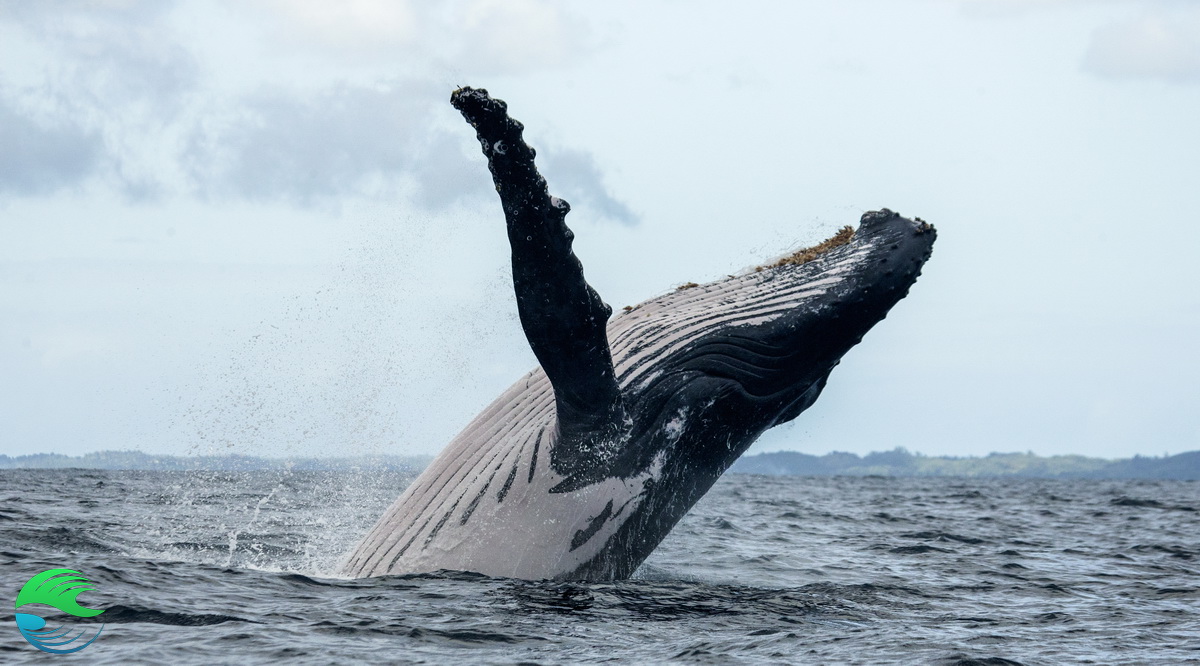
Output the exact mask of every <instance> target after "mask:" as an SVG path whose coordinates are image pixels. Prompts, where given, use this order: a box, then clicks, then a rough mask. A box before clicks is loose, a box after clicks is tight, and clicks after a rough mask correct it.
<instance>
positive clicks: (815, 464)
mask: <svg viewBox="0 0 1200 666" xmlns="http://www.w3.org/2000/svg"><path fill="white" fill-rule="evenodd" d="M730 471H732V472H742V473H745V474H770V475H796V476H869V475H879V476H974V477H1004V476H1010V477H1031V478H1050V479H1188V480H1200V451H1189V452H1187V453H1180V454H1178V455H1174V456H1164V457H1161V458H1155V457H1145V456H1135V457H1133V458H1126V459H1123V460H1106V459H1104V458H1087V457H1085V456H1048V457H1042V456H1038V455H1034V454H1033V453H993V454H991V455H988V456H985V457H982V458H958V457H951V456H924V455H921V454H919V453H909V452H908V451H907V450H905V449H903V448H897V449H893V450H891V451H884V452H878V453H869V454H867V455H865V456H861V457H860V456H858V455H855V454H853V453H840V452H834V453H827V454H825V455H823V456H814V455H809V454H806V453H797V452H795V451H779V452H776V453H760V454H758V455H752V456H743V457H742V458H741V459H740V460H738V461H737V463H735V464H734V466H733V467H732V468H731V470H730Z"/></svg>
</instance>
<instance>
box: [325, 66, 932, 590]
mask: <svg viewBox="0 0 1200 666" xmlns="http://www.w3.org/2000/svg"><path fill="white" fill-rule="evenodd" d="M450 101H451V104H453V105H454V107H455V108H456V109H458V110H459V111H460V112H461V113H462V115H463V117H465V118H466V120H467V121H468V122H469V123H470V124H471V125H472V126H473V127H474V128H475V130H476V132H477V134H478V138H479V143H480V145H481V146H482V148H483V154H484V155H485V156H486V157H487V159H488V166H489V168H490V170H491V173H492V177H493V180H494V181H495V184H496V191H497V192H498V193H499V195H500V201H501V204H502V205H503V209H504V216H505V219H506V220H507V224H508V238H509V242H510V244H511V247H512V271H513V285H514V288H515V290H516V296H517V308H518V312H519V315H520V320H521V325H522V327H523V328H524V330H525V335H526V338H527V339H528V340H529V344H530V346H531V347H532V348H533V352H534V354H535V355H536V357H537V360H538V362H539V363H540V364H541V367H539V368H537V369H535V370H533V371H532V372H530V373H529V374H527V375H525V376H524V377H523V378H521V379H520V380H519V381H517V383H516V384H514V385H513V386H512V387H511V388H509V389H508V390H507V391H505V392H504V393H503V394H502V395H501V396H500V397H499V398H497V399H496V401H495V402H493V403H492V404H491V405H490V406H489V407H487V408H486V409H485V410H484V411H483V413H481V414H479V416H477V417H475V419H474V420H473V421H471V423H470V424H469V425H467V427H466V429H464V430H463V431H462V432H461V433H460V434H459V435H458V436H457V437H456V438H454V440H452V441H451V442H450V444H449V445H448V446H447V447H446V448H445V450H443V451H442V453H441V454H440V455H438V457H437V458H436V459H435V460H434V461H433V463H432V464H430V465H429V467H428V468H427V469H425V471H424V472H423V473H422V474H421V475H420V476H419V477H418V478H417V479H416V480H415V481H414V482H413V483H412V484H411V485H410V486H408V488H407V489H406V490H405V491H404V492H403V494H401V495H400V497H399V499H397V500H396V502H395V503H394V504H393V505H392V506H391V508H390V509H388V510H387V512H386V513H384V515H383V517H382V518H380V519H379V522H378V523H377V524H376V525H375V527H374V528H373V529H372V530H371V531H370V532H369V533H368V534H367V535H366V536H365V537H364V538H363V540H362V541H361V542H360V543H359V545H358V547H357V548H356V549H355V550H354V551H353V552H352V553H350V554H349V556H348V557H347V559H346V561H345V563H344V565H343V572H344V573H345V574H346V575H349V576H379V575H386V574H403V573H418V572H430V571H436V570H442V569H450V570H463V571H473V572H479V573H483V574H487V575H491V576H505V577H513V578H524V579H590V580H598V579H618V578H624V577H627V576H629V575H630V574H632V573H633V571H634V570H635V569H636V568H637V567H638V566H639V565H640V564H641V563H642V561H643V560H645V558H646V557H647V556H648V555H649V554H650V553H651V551H653V550H654V548H655V547H656V546H657V545H658V544H659V542H661V541H662V539H663V538H664V537H665V536H666V535H667V533H668V532H669V531H670V530H671V528H672V527H673V526H674V525H675V523H676V522H678V521H679V519H680V518H681V517H683V515H684V514H685V513H686V512H687V511H688V509H689V508H691V506H692V505H693V504H695V502H696V501H697V500H699V499H700V497H701V496H703V495H704V493H705V492H707V491H708V489H709V488H710V487H711V486H712V485H713V483H714V482H715V481H716V480H717V478H718V477H720V476H721V474H722V473H723V472H724V471H725V470H726V469H727V468H728V467H729V466H730V465H732V464H733V462H734V461H735V460H737V458H738V456H739V455H741V454H742V452H744V451H745V450H746V449H747V448H748V447H749V446H750V445H751V443H753V442H754V440H755V439H756V438H757V437H758V436H759V435H760V434H762V432H763V431H765V430H766V429H768V428H770V427H772V426H774V425H777V424H780V423H784V422H786V421H789V420H791V419H794V418H796V416H797V415H799V414H800V413H801V412H802V411H804V410H805V409H807V408H808V407H809V406H810V405H812V404H813V401H815V400H816V399H817V396H818V395H820V393H821V390H822V389H823V388H824V386H825V382H826V379H827V378H828V377H829V373H830V371H831V370H833V368H834V366H836V365H837V364H838V362H839V361H840V359H841V357H842V356H843V355H844V354H845V353H846V352H847V351H848V350H849V349H850V348H851V347H853V346H854V345H855V344H857V343H858V342H859V341H860V340H861V339H862V337H863V335H864V334H865V333H866V332H867V331H868V330H869V329H870V328H871V327H872V326H874V325H875V323H876V322H878V321H879V320H881V319H883V318H884V316H885V315H886V314H887V312H888V310H889V309H891V307H892V306H893V305H895V304H896V303H897V302H898V301H899V300H900V299H901V298H903V297H904V296H905V295H906V294H907V293H908V289H909V287H910V286H911V285H912V284H913V282H915V281H916V279H917V276H918V274H919V273H920V271H921V267H922V266H923V265H924V263H925V261H926V260H927V259H928V258H929V256H930V252H931V251H932V247H933V242H934V239H935V237H936V232H935V230H934V228H933V227H932V226H930V225H928V224H926V223H924V222H922V221H921V220H920V218H917V219H916V220H909V219H905V218H903V217H900V216H899V215H897V214H896V213H893V212H891V211H889V210H887V209H884V210H880V211H877V212H869V213H866V214H865V215H863V216H862V219H861V220H860V223H859V227H858V229H857V230H855V231H852V230H851V229H850V228H849V227H847V228H845V229H844V230H843V231H842V232H840V233H839V234H838V235H837V236H835V237H834V238H833V239H830V240H829V241H826V242H825V243H823V244H822V245H821V246H818V247H817V248H811V249H809V250H807V251H801V252H798V253H796V254H795V255H793V256H791V257H786V258H784V259H782V260H780V261H778V262H775V263H774V264H771V265H769V266H763V267H760V268H759V269H758V270H755V271H748V272H746V273H745V274H742V275H739V276H731V277H729V278H727V279H723V280H719V281H716V282H712V283H709V284H703V285H693V284H691V283H689V284H688V285H685V287H683V288H680V289H677V290H676V291H674V292H672V293H668V294H665V295H662V296H659V297H657V298H652V299H650V300H648V301H645V302H644V303H641V304H640V305H637V306H635V307H633V308H626V310H625V311H624V312H621V313H619V314H618V315H617V316H616V317H613V318H611V321H610V315H611V312H612V311H611V309H610V308H609V307H608V306H607V305H606V304H605V303H604V302H603V301H602V300H601V299H600V296H599V295H598V294H597V293H596V292H595V291H594V290H593V289H592V288H591V287H590V286H589V285H588V283H587V282H586V281H585V280H584V276H583V267H582V265H581V264H580V262H579V260H578V259H577V258H576V256H575V254H574V252H573V251H572V250H571V241H572V239H573V234H572V232H571V231H570V230H569V229H568V228H567V226H566V224H565V222H564V218H565V216H566V214H567V212H568V211H569V210H570V207H569V206H568V205H567V202H565V201H563V200H561V199H558V198H557V197H554V196H551V195H550V194H549V192H548V190H547V185H546V181H545V179H543V178H542V177H541V175H540V174H539V173H538V171H537V169H536V168H535V166H534V150H533V149H532V148H530V147H529V146H528V145H526V143H525V141H524V139H523V137H522V131H523V129H524V127H523V126H522V125H521V123H519V122H518V121H516V120H514V119H512V118H510V117H509V115H508V110H507V109H508V107H507V105H506V104H505V103H504V102H503V101H501V100H498V99H493V98H491V97H490V96H489V95H488V93H487V91H486V90H482V89H472V88H469V87H468V88H461V89H459V90H456V91H454V93H453V94H452V95H451V97H450Z"/></svg>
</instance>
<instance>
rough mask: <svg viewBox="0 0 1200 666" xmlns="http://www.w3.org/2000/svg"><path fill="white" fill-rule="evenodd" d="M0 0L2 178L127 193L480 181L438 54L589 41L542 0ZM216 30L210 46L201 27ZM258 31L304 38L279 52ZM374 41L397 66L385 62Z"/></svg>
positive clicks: (579, 182) (603, 211) (353, 190)
mask: <svg viewBox="0 0 1200 666" xmlns="http://www.w3.org/2000/svg"><path fill="white" fill-rule="evenodd" d="M0 2H3V0H0ZM3 8H4V11H3V12H0V23H3V24H6V25H4V26H0V27H4V28H6V29H8V30H11V29H13V28H15V29H16V32H17V34H19V35H20V36H21V40H22V41H21V44H23V46H22V45H18V46H11V47H10V48H11V51H5V52H4V53H5V57H4V59H3V60H0V120H2V121H3V123H2V126H0V147H3V148H4V153H3V154H4V157H5V159H4V161H3V162H2V163H0V196H39V195H43V194H46V193H52V192H54V191H55V190H56V189H58V188H62V187H67V186H71V185H80V184H83V183H85V182H91V183H93V184H96V185H99V186H100V187H105V188H109V189H111V190H113V191H116V192H118V193H120V194H122V195H124V196H125V197H126V198H127V199H128V200H133V201H143V200H148V199H155V198H162V197H167V196H188V195H199V196H200V197H202V198H209V199H240V200H248V201H258V202H268V203H271V202H286V203H290V204H292V205H298V206H312V205H318V204H322V205H323V204H326V203H330V202H333V203H336V201H337V200H338V199H339V198H341V197H353V196H359V195H364V194H366V195H380V194H387V195H392V196H398V197H403V198H407V199H408V200H409V201H411V202H412V203H414V204H415V205H417V206H419V207H423V208H426V209H430V210H433V209H444V208H447V207H450V206H453V205H455V204H456V203H458V202H461V201H464V200H467V199H471V198H473V197H478V196H482V195H486V194H487V193H490V191H491V187H490V186H489V183H488V178H487V172H486V171H484V170H481V169H480V167H479V163H478V161H477V155H474V154H473V155H470V156H468V153H467V151H468V150H470V146H472V145H473V144H472V142H471V141H470V134H471V132H470V130H469V128H466V127H465V126H462V125H461V123H459V122H458V119H457V118H455V117H453V112H452V111H448V109H447V108H446V106H447V105H446V98H447V96H448V93H449V90H448V85H449V84H448V83H447V81H444V80H443V81H435V77H434V76H433V74H432V73H431V72H434V71H439V70H438V67H439V65H438V63H441V65H442V70H440V71H444V69H445V66H446V64H447V63H454V64H455V67H456V68H457V67H465V68H468V69H467V72H469V73H472V74H474V73H480V72H488V73H507V74H513V73H521V72H526V71H530V70H534V69H540V68H544V67H550V66H555V65H556V64H561V63H563V62H566V61H569V60H571V59H574V58H576V57H578V56H579V54H581V53H584V52H586V50H587V47H586V45H585V43H586V42H587V39H585V37H586V35H587V32H588V31H587V30H586V28H585V25H584V24H583V23H582V21H580V20H579V19H577V18H575V17H574V15H573V14H570V13H569V10H568V9H565V8H564V7H562V6H560V5H558V4H555V3H551V2H547V1H546V0H513V1H512V2H497V1H495V0H454V1H453V2H451V4H449V5H446V6H438V5H434V4H432V3H420V2H403V1H396V2H393V1H391V0H389V1H384V0H348V1H347V2H343V3H327V2H318V1H316V0H298V1H296V2H273V1H271V0H260V1H259V2H257V3H250V4H245V3H238V4H233V3H231V4H229V5H227V6H225V7H224V9H223V10H221V11H216V10H215V9H214V8H213V7H212V5H207V4H190V3H160V2H141V1H138V0H126V1H116V0H113V1H110V2H76V3H72V4H70V5H69V6H68V8H67V9H69V11H63V10H62V6H60V5H54V6H51V5H48V4H46V3H5V4H3ZM231 22H232V23H231ZM235 24H236V25H235ZM223 28H228V30H223ZM214 31H216V32H219V33H220V34H221V35H223V37H224V40H225V41H222V42H221V45H220V47H219V48H211V45H212V39H211V38H206V37H204V36H203V35H205V34H208V33H213V32H214ZM10 34H11V33H10ZM270 35H276V36H277V37H280V38H284V37H286V39H290V40H292V42H293V43H294V44H295V45H296V46H298V47H302V51H303V53H301V52H299V51H298V52H297V56H296V57H290V56H285V57H284V58H283V59H282V60H280V59H278V58H277V57H276V54H273V53H269V52H268V51H269V49H270V45H269V42H270V39H269V36H270ZM264 36H267V37H268V38H267V39H265V40H264V39H262V38H263V37H264ZM263 44H268V46H264V45H263ZM264 49H266V50H264ZM381 52H383V53H386V55H387V57H386V58H383V60H385V61H389V62H397V63H399V67H398V68H397V69H399V70H400V71H407V72H409V73H408V74H401V75H397V74H396V73H395V72H396V70H392V71H391V72H390V73H388V74H380V67H379V64H378V63H379V61H380V58H379V57H378V56H379V54H380V53H381ZM347 54H352V56H351V57H347ZM349 60H354V61H355V62H354V63H350V62H349ZM230 62H241V63H244V64H245V68H244V69H239V70H237V71H233V70H230V68H229V66H228V65H229V63H230ZM297 63H305V65H304V66H303V67H299V66H298V65H297ZM289 68H290V69H289ZM441 78H445V77H441ZM18 79H19V80H21V82H22V85H15V84H10V83H9V81H15V80H18ZM450 123H453V125H451V124H450ZM545 154H546V156H547V157H548V158H549V159H548V160H545V161H543V162H542V163H541V164H542V165H543V166H547V165H548V166H549V167H550V168H551V169H552V170H557V172H558V175H557V176H556V179H557V181H558V182H560V183H561V186H562V187H563V193H564V195H565V196H570V197H571V198H573V199H575V200H576V203H578V204H581V205H585V206H588V207H589V208H591V209H592V210H594V211H595V212H596V213H597V214H598V215H600V216H604V217H607V218H609V219H613V220H617V221H619V222H622V223H626V224H629V223H632V222H633V221H634V220H635V219H636V217H635V216H634V215H633V214H632V212H631V211H630V210H629V209H628V207H627V206H625V205H624V204H623V203H621V202H620V201H618V200H616V199H614V198H613V197H612V196H611V194H610V193H609V192H608V191H607V189H606V188H605V186H604V183H603V178H602V176H601V174H600V171H599V169H598V168H597V166H596V164H595V161H594V160H593V159H592V157H591V156H590V155H589V154H587V153H584V152H581V151H577V150H575V151H573V150H567V149H561V150H559V151H557V152H555V151H553V150H550V151H547V152H546V153H545Z"/></svg>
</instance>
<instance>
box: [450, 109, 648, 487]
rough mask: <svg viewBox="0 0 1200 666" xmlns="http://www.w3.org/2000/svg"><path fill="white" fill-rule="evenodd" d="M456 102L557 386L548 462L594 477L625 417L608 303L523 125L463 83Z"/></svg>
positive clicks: (538, 348) (522, 307) (524, 313)
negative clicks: (476, 147) (496, 200)
mask: <svg viewBox="0 0 1200 666" xmlns="http://www.w3.org/2000/svg"><path fill="white" fill-rule="evenodd" d="M450 103H451V105H452V106H454V108H455V109H457V110H458V111H459V112H460V113H461V114H462V115H463V118H464V119H466V120H467V122H468V123H470V124H471V126H472V127H473V128H475V131H476V135H477V137H478V139H479V143H480V146H481V147H482V149H483V154H484V156H485V157H486V158H487V160H488V169H489V170H490V171H491V173H492V179H493V181H494V183H495V185H496V192H497V193H498V194H499V195H500V202H501V206H502V208H503V210H504V216H505V221H506V224H507V227H508V237H509V242H510V246H511V248H512V270H513V286H514V289H515V291H516V296H517V309H518V314H519V316H520V320H521V326H522V328H523V329H524V331H525V337H526V339H527V340H528V342H529V345H530V347H531V348H532V350H533V353H534V355H535V356H536V357H537V359H538V361H539V362H540V363H541V365H542V369H543V370H544V371H545V372H546V375H547V377H548V378H549V380H550V384H551V386H552V387H553V389H554V396H555V412H556V417H557V431H558V437H557V438H556V443H555V444H554V446H553V447H551V449H550V461H551V466H552V467H553V468H554V470H555V471H556V472H558V473H559V474H561V475H562V476H564V477H567V478H568V480H572V479H574V480H576V481H578V480H581V479H582V478H583V477H587V479H591V478H592V476H594V475H595V474H597V473H599V474H603V470H605V469H607V467H608V465H609V462H610V460H611V459H612V458H613V457H614V456H615V453H616V452H615V451H614V446H613V442H614V441H617V439H618V438H619V436H620V431H621V429H622V425H621V424H623V423H625V421H626V418H625V405H624V401H623V396H622V393H621V389H620V386H619V385H618V384H617V380H616V373H615V371H614V369H613V362H612V353H611V350H610V348H609V344H608V337H607V331H606V327H607V322H608V319H609V317H610V316H611V315H612V308H610V307H609V306H608V304H606V303H605V302H604V301H603V300H602V299H601V298H600V296H599V294H597V293H596V291H595V290H594V289H592V287H591V286H590V285H589V284H588V283H587V281H586V280H585V279H584V275H583V265H582V264H581V263H580V261H579V259H578V257H576V256H575V253H574V251H573V250H572V247H571V246H572V241H573V240H574V237H575V234H574V233H572V232H571V230H570V228H568V227H567V225H566V216H567V214H568V213H569V212H570V210H571V206H570V204H569V203H567V202H566V201H564V200H562V199H559V198H558V197H555V196H551V194H550V192H549V189H548V186H547V184H546V180H545V179H544V178H543V177H542V176H541V174H540V173H539V172H538V169H537V166H536V164H535V163H534V158H535V157H536V156H537V152H536V151H535V150H534V149H533V148H532V147H531V146H529V145H528V144H527V143H526V142H525V139H524V137H523V136H522V133H523V130H524V125H522V124H521V123H520V122H519V121H517V120H516V119H514V118H512V117H511V116H509V115H508V105H507V104H505V103H504V102H503V101H502V100H498V99H494V98H492V97H491V96H490V95H488V92H487V91H486V90H484V89H482V88H470V87H463V88H459V89H458V90H455V91H454V92H453V93H452V94H451V95H450Z"/></svg>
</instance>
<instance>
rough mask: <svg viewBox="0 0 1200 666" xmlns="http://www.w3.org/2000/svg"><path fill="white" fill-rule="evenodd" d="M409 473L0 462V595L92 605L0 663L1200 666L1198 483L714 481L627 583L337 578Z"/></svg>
mask: <svg viewBox="0 0 1200 666" xmlns="http://www.w3.org/2000/svg"><path fill="white" fill-rule="evenodd" d="M411 479H412V476H411V475H405V474H402V473H372V472H370V471H360V472H295V471H291V472H289V471H271V472H263V471H260V472H246V473H220V472H134V471H129V472H111V471H94V470H0V597H3V596H4V595H7V596H6V597H4V599H8V600H12V599H15V597H16V593H17V591H18V590H19V589H20V588H21V586H22V584H23V583H24V581H25V580H27V579H28V578H29V577H31V576H33V575H34V574H36V573H38V572H40V571H43V570H45V569H50V568H71V569H76V570H79V571H81V572H83V573H84V574H85V575H86V576H87V577H88V578H90V579H91V580H92V581H93V582H94V583H95V585H96V588H97V589H96V590H95V591H93V592H86V593H85V594H83V595H82V596H81V597H80V601H81V602H83V605H85V606H90V607H95V608H104V609H106V610H105V612H104V613H103V614H102V615H100V616H97V617H96V618H94V619H92V620H88V621H83V622H91V623H95V624H100V623H103V625H104V628H103V633H102V635H101V636H100V638H99V639H98V640H97V641H96V642H95V643H93V644H92V645H90V646H88V647H87V648H86V650H85V651H83V652H81V653H79V654H78V655H75V656H74V657H59V656H56V655H47V654H44V653H41V652H39V651H37V650H36V649H34V648H33V647H32V646H30V645H29V644H28V643H26V642H25V640H24V639H23V638H22V637H21V636H20V634H19V633H18V631H17V628H16V626H15V623H14V622H13V621H12V620H13V615H12V614H11V606H10V607H9V608H10V612H9V613H8V614H6V615H0V618H2V620H3V625H4V626H2V627H0V662H3V663H5V664H8V663H39V664H41V663H47V662H48V661H50V660H51V659H68V660H78V659H86V660H87V661H89V662H93V663H101V664H107V663H112V664H117V663H120V664H136V663H145V664H161V663H170V664H173V665H177V666H178V665H183V664H214V663H312V664H333V663H338V664H346V663H381V664H383V663H497V664H504V663H511V664H516V663H545V664H568V663H570V664H574V663H597V662H607V663H660V662H676V663H713V664H727V663H749V664H755V663H813V664H831V663H847V664H891V663H912V664H930V663H932V664H961V665H964V666H965V665H970V664H1013V663H1018V664H1070V663H1096V664H1182V663H1188V662H1191V663H1200V577H1198V575H1197V574H1198V573H1200V512H1198V511H1197V509H1200V483H1195V482H1178V481H1078V480H1071V481H1067V480H1062V481H1059V480H1012V479H1002V480H1001V479H990V480H985V479H962V478H922V479H916V478H881V477H865V478H863V477H858V478H851V477H841V478H808V477H765V476H751V475H742V474H730V475H726V477H725V478H723V479H722V480H721V481H720V482H718V484H717V485H716V486H715V487H714V488H713V490H712V491H711V492H710V493H709V494H708V496H706V497H705V498H704V499H703V500H702V501H701V502H700V503H699V504H697V505H696V507H695V508H694V509H693V510H692V511H691V513H689V514H688V515H687V516H686V517H685V518H684V519H683V521H682V522H681V523H680V524H679V525H678V526H677V527H676V528H675V530H674V531H673V532H672V533H671V534H670V536H669V537H668V538H667V539H666V541H664V542H663V544H662V545H661V546H660V547H659V548H658V550H657V551H655V553H654V554H653V555H652V556H651V557H650V559H649V560H647V562H646V563H645V565H643V566H642V568H641V569H640V570H639V571H638V573H637V575H636V576H635V577H634V579H632V580H626V581H618V582H609V583H576V582H571V583H567V582H530V581H519V580H507V579H496V578H488V577H484V576H480V575H476V574H469V573H462V572H444V573H439V574H436V575H422V576H391V577H384V578H374V579H362V580H348V579H342V578H339V577H338V576H337V575H336V571H337V566H338V563H339V560H340V558H341V557H342V556H343V555H344V554H345V553H346V552H347V551H348V550H350V549H351V548H352V547H353V546H354V544H355V542H356V540H357V539H358V538H359V537H360V536H361V535H362V534H363V533H364V532H365V531H366V530H367V529H368V528H369V527H370V526H371V525H372V524H373V522H374V520H375V519H376V518H377V517H378V516H379V515H380V514H381V513H382V511H383V510H384V508H386V506H387V505H388V504H390V503H391V502H392V501H393V499H394V498H395V497H396V496H397V495H398V494H399V493H400V491H401V490H402V489H403V488H404V487H405V485H406V484H407V483H408V482H409V481H411ZM4 599H0V601H3V603H6V604H7V603H11V601H5V600H4ZM66 619H70V620H73V619H74V618H66Z"/></svg>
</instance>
